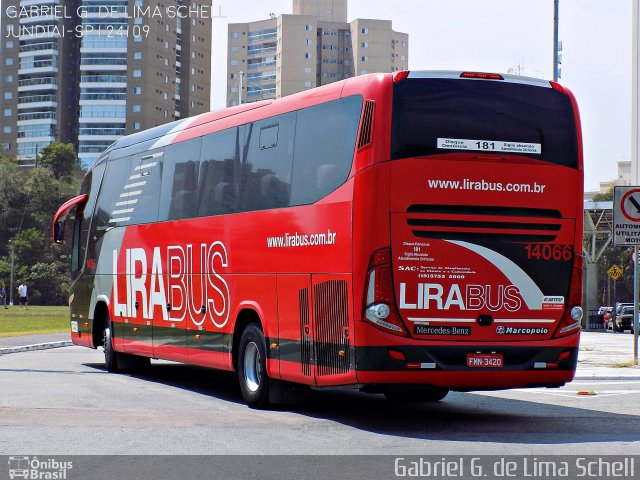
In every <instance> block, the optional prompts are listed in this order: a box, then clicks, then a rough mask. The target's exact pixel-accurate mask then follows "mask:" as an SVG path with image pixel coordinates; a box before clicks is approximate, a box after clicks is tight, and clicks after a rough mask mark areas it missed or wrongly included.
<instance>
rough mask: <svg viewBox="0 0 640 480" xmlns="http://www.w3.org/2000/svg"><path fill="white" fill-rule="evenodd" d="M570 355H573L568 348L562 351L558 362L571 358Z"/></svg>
mask: <svg viewBox="0 0 640 480" xmlns="http://www.w3.org/2000/svg"><path fill="white" fill-rule="evenodd" d="M569 357H571V350H567V351H566V352H562V353H561V354H560V356H559V357H558V362H562V361H564V360H569Z"/></svg>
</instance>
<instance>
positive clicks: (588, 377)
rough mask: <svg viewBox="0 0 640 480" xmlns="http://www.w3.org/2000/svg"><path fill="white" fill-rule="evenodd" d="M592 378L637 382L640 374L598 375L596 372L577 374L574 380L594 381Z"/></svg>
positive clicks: (639, 379)
mask: <svg viewBox="0 0 640 480" xmlns="http://www.w3.org/2000/svg"><path fill="white" fill-rule="evenodd" d="M592 380H599V381H600V380H605V381H615V382H620V381H625V380H627V381H632V382H637V381H640V375H628V376H625V375H618V376H616V375H598V374H597V373H594V374H593V375H580V376H578V375H576V376H575V377H574V378H573V380H572V381H573V382H584V381H592Z"/></svg>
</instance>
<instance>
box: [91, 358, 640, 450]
mask: <svg viewBox="0 0 640 480" xmlns="http://www.w3.org/2000/svg"><path fill="white" fill-rule="evenodd" d="M85 366H87V367H89V368H92V369H96V370H102V371H104V365H103V364H85ZM128 375H131V376H132V377H135V378H138V379H140V380H144V381H149V382H154V383H160V384H164V385H167V386H169V387H173V388H180V389H183V390H187V391H191V392H195V393H198V394H202V395H206V396H210V397H215V398H217V399H220V400H224V401H227V402H232V403H235V404H237V405H238V406H242V405H244V402H243V400H242V397H241V394H240V389H239V386H238V379H237V376H236V375H235V374H234V373H229V372H220V371H215V370H210V369H205V368H198V367H193V366H188V365H180V364H164V363H163V364H154V365H152V367H151V368H148V369H146V370H143V371H139V372H134V373H129V374H128ZM533 395H534V391H532V396H533ZM551 398H552V397H548V396H544V397H542V398H540V399H539V400H540V401H523V400H515V399H507V398H500V397H494V396H489V395H482V394H477V393H459V392H451V393H449V395H448V396H447V397H446V398H445V399H444V400H442V401H440V402H436V403H424V404H398V403H391V402H389V401H387V400H386V399H385V398H384V397H383V396H382V395H371V394H364V393H360V392H358V391H356V390H350V389H331V390H319V391H316V390H314V391H308V392H303V393H302V394H301V396H300V398H299V399H298V402H297V403H296V404H293V405H286V406H279V407H277V408H276V409H275V410H277V411H285V412H291V413H293V414H296V415H303V416H306V417H310V418H317V419H322V420H329V421H333V422H337V423H340V424H343V425H346V426H350V427H352V428H356V429H360V430H362V431H367V432H373V433H377V434H380V435H389V436H392V437H406V438H415V439H424V440H446V441H461V442H470V441H471V442H489V443H506V444H566V443H591V442H598V443H601V442H627V441H628V442H635V441H637V440H638V432H640V416H633V415H623V414H616V413H610V412H607V411H599V410H593V409H589V408H587V407H586V406H584V404H583V406H582V407H580V408H578V407H577V406H575V407H568V406H563V405H554V404H552V403H545V402H550V401H551ZM614 398H615V397H614ZM618 398H620V397H618ZM576 401H577V399H576ZM612 401H620V399H618V400H612ZM248 412H250V411H248ZM248 414H249V413H248ZM603 453H604V452H603Z"/></svg>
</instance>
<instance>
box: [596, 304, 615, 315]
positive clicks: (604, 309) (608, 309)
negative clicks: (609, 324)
mask: <svg viewBox="0 0 640 480" xmlns="http://www.w3.org/2000/svg"><path fill="white" fill-rule="evenodd" d="M607 312H609V313H611V312H613V307H606V306H604V305H602V306H601V307H600V308H599V309H598V315H600V316H601V317H603V316H604V314H605V313H607Z"/></svg>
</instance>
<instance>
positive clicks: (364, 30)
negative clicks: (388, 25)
mask: <svg viewBox="0 0 640 480" xmlns="http://www.w3.org/2000/svg"><path fill="white" fill-rule="evenodd" d="M360 33H362V34H364V35H368V34H369V29H368V28H367V27H364V28H362V29H361V30H360Z"/></svg>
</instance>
